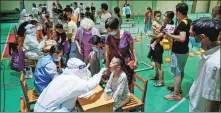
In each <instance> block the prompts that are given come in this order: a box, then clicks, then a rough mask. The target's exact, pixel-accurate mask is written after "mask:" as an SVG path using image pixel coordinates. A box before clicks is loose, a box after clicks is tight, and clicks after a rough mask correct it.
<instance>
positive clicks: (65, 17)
mask: <svg viewBox="0 0 221 113" xmlns="http://www.w3.org/2000/svg"><path fill="white" fill-rule="evenodd" d="M63 20H64V21H71V18H69V17H68V16H67V15H64V16H63Z"/></svg>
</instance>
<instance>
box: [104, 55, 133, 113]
mask: <svg viewBox="0 0 221 113" xmlns="http://www.w3.org/2000/svg"><path fill="white" fill-rule="evenodd" d="M123 65H125V62H124V59H123V58H120V57H114V58H113V59H112V60H111V63H110V65H109V67H110V71H111V72H112V73H111V75H110V78H109V80H108V82H107V85H106V87H105V92H106V91H109V90H111V91H112V98H113V99H114V105H113V110H114V111H118V110H119V108H120V107H121V106H123V105H124V104H126V103H127V102H128V101H129V99H130V91H129V87H128V82H127V75H126V73H125V72H124V69H123V67H124V66H123Z"/></svg>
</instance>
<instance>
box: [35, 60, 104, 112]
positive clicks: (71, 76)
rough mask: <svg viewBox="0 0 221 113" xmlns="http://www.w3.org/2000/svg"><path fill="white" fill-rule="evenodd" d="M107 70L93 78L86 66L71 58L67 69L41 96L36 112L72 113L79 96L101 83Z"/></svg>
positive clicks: (101, 71) (102, 70)
mask: <svg viewBox="0 0 221 113" xmlns="http://www.w3.org/2000/svg"><path fill="white" fill-rule="evenodd" d="M105 71H106V68H103V69H101V70H100V72H99V73H98V74H95V75H94V76H93V77H92V78H89V77H90V76H91V75H90V71H89V70H88V69H87V67H86V64H85V63H84V62H82V61H81V60H80V59H77V58H70V59H69V60H68V62H67V68H65V69H64V71H63V73H62V74H61V75H60V76H58V77H56V78H55V79H54V80H53V81H52V82H51V83H50V84H49V85H48V86H47V87H46V89H45V90H44V91H43V92H42V94H41V95H40V96H39V98H38V100H37V102H36V104H35V107H34V112H70V111H72V109H73V107H74V106H75V102H76V100H77V98H78V96H80V95H82V94H85V93H87V92H90V91H91V90H93V89H94V88H95V87H96V86H97V85H98V84H99V82H100V80H101V76H102V74H103V73H104V72H105Z"/></svg>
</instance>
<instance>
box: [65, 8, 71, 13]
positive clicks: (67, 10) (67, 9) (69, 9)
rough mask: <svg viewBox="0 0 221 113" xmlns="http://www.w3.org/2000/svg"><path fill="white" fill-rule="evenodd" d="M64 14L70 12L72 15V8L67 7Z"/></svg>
mask: <svg viewBox="0 0 221 113" xmlns="http://www.w3.org/2000/svg"><path fill="white" fill-rule="evenodd" d="M64 12H70V13H72V9H71V8H70V7H66V8H65V9H64Z"/></svg>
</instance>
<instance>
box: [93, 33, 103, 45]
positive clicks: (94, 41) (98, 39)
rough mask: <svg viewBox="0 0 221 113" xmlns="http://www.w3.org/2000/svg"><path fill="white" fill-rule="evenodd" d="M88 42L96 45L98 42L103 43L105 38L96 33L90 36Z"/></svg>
mask: <svg viewBox="0 0 221 113" xmlns="http://www.w3.org/2000/svg"><path fill="white" fill-rule="evenodd" d="M89 43H90V44H92V45H97V44H98V43H102V44H104V43H105V38H101V37H99V36H97V35H93V36H92V37H91V38H90V40H89Z"/></svg>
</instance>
